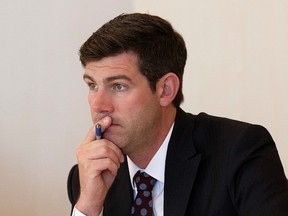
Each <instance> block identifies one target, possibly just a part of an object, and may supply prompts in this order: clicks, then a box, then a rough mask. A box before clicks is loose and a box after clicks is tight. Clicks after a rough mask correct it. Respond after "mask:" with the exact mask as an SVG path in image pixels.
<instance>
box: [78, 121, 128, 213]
mask: <svg viewBox="0 0 288 216" xmlns="http://www.w3.org/2000/svg"><path fill="white" fill-rule="evenodd" d="M98 123H100V124H101V127H102V131H105V130H106V129H107V128H108V127H109V126H110V125H111V123H112V119H111V118H110V117H109V116H106V117H104V118H103V119H101V120H100V121H99V122H98ZM95 138H96V135H95V127H92V128H91V129H90V131H89V132H88V134H87V136H86V138H85V140H84V141H83V143H82V144H81V145H80V146H79V148H78V150H77V159H78V167H79V176H80V197H79V200H78V201H77V203H76V208H77V209H78V210H79V211H81V212H82V213H83V214H85V215H86V216H94V215H97V216H99V214H100V212H101V210H102V207H103V203H104V199H105V197H106V194H107V192H108V190H109V188H110V187H111V185H112V183H113V181H114V179H115V176H116V175H117V172H118V168H119V167H120V163H122V162H123V161H124V156H123V154H122V152H121V150H120V149H119V148H118V147H117V146H116V145H115V144H114V143H112V142H110V141H109V140H106V139H100V140H95Z"/></svg>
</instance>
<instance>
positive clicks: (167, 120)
mask: <svg viewBox="0 0 288 216" xmlns="http://www.w3.org/2000/svg"><path fill="white" fill-rule="evenodd" d="M175 117H176V108H175V107H170V108H169V109H168V108H165V109H164V108H163V110H162V117H161V122H160V123H159V125H158V126H159V127H158V130H155V131H154V134H153V135H152V136H150V138H149V139H145V142H146V143H149V145H144V144H143V148H142V149H140V150H139V151H137V152H133V153H130V154H129V158H130V159H131V160H132V161H133V163H135V164H136V165H137V166H138V167H140V168H141V169H145V168H146V167H147V166H148V164H149V163H150V161H151V160H152V158H153V157H154V155H155V154H156V152H157V151H158V149H159V148H160V147H161V145H162V144H163V142H164V140H165V138H166V136H167V134H168V132H169V130H170V128H171V126H172V124H173V122H174V121H175Z"/></svg>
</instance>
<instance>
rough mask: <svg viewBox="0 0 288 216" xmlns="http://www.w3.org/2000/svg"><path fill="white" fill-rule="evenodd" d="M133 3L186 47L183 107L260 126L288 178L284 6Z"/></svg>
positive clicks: (287, 15) (226, 1) (277, 1)
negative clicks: (171, 27)
mask: <svg viewBox="0 0 288 216" xmlns="http://www.w3.org/2000/svg"><path fill="white" fill-rule="evenodd" d="M174 2H175V1H173V0H162V1H161V0H158V1H153V0H145V1H144V0H140V1H139V0H138V1H134V10H136V11H141V12H149V13H151V14H157V15H160V16H162V17H165V18H166V19H168V20H169V21H171V22H172V24H174V27H175V28H176V29H177V30H178V31H179V32H180V33H182V35H183V37H184V39H185V40H186V43H187V47H188V62H187V66H186V70H185V73H186V74H185V78H184V94H185V102H184V104H183V107H184V108H185V109H186V110H188V111H191V112H192V113H199V112H202V111H204V112H207V113H210V114H213V115H220V116H226V117H230V118H235V119H239V120H243V121H248V122H252V123H257V124H262V125H264V126H265V127H266V128H267V129H268V130H269V131H270V133H271V134H272V136H273V138H274V140H275V141H276V144H277V148H278V151H279V154H280V156H281V159H282V162H283V165H284V167H285V172H286V174H288V156H287V155H288V154H287V152H288V136H287V129H288V97H287V92H288V39H287V38H288V1H282V0H273V1H272V0H261V1H256V0H234V1H231V0H218V1H213V0H207V1H201V0H194V1H189V0H187V1H181V3H182V4H175V3H174Z"/></svg>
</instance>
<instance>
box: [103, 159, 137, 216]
mask: <svg viewBox="0 0 288 216" xmlns="http://www.w3.org/2000/svg"><path fill="white" fill-rule="evenodd" d="M132 201H133V189H132V187H131V183H130V177H129V172H128V165H127V161H125V162H124V163H123V164H121V167H120V169H119V171H118V174H117V177H116V179H115V181H114V183H113V185H112V186H111V188H110V190H109V192H108V194H107V196H106V199H105V204H104V216H115V215H130V211H131V206H132Z"/></svg>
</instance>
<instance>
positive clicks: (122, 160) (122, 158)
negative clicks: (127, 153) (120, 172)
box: [120, 155, 125, 163]
mask: <svg viewBox="0 0 288 216" xmlns="http://www.w3.org/2000/svg"><path fill="white" fill-rule="evenodd" d="M124 161H125V158H124V155H121V158H120V162H121V163H123V162H124Z"/></svg>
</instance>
